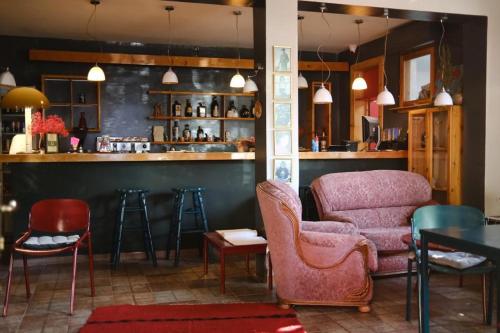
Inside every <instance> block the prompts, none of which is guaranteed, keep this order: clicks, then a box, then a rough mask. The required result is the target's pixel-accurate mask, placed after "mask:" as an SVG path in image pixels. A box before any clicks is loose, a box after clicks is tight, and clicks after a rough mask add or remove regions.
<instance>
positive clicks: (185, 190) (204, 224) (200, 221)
mask: <svg viewBox="0 0 500 333" xmlns="http://www.w3.org/2000/svg"><path fill="white" fill-rule="evenodd" d="M172 191H174V193H175V199H174V210H173V213H172V220H171V222H170V228H169V231H168V238H167V259H169V258H170V249H171V245H172V240H173V239H175V259H174V265H175V266H178V265H179V256H180V250H181V237H182V234H188V233H200V234H202V233H205V232H208V221H207V214H206V212H205V206H204V204H203V192H205V189H204V188H203V187H179V188H174V189H172ZM189 193H191V196H192V206H191V207H188V208H184V201H185V197H186V194H189ZM185 214H192V215H194V221H195V227H194V228H191V229H185V228H183V227H182V223H183V219H184V215H185Z"/></svg>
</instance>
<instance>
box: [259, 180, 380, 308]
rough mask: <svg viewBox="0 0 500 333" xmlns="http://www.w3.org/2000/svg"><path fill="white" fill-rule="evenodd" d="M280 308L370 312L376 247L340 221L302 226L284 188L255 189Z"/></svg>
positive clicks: (293, 198)
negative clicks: (338, 308) (340, 308)
mask: <svg viewBox="0 0 500 333" xmlns="http://www.w3.org/2000/svg"><path fill="white" fill-rule="evenodd" d="M257 197H258V200H259V205H260V211H261V213H262V217H263V220H264V227H265V230H266V236H267V240H268V245H269V250H270V255H271V259H272V263H273V271H274V279H275V282H276V288H277V297H278V300H279V303H280V304H281V305H282V306H284V307H288V306H289V305H291V304H301V305H338V306H357V307H358V309H359V311H361V312H368V311H370V306H369V303H370V301H371V299H372V292H373V283H372V279H371V277H370V270H371V271H375V270H376V269H377V254H376V249H375V246H374V245H373V244H372V243H371V242H370V241H369V240H367V239H366V238H365V237H363V236H361V235H359V233H358V232H357V230H356V228H354V227H353V226H350V225H349V224H346V223H339V222H301V220H300V216H301V214H302V206H301V203H300V200H299V197H298V196H297V194H296V193H295V192H294V190H293V189H292V188H291V187H290V186H288V185H286V184H283V183H280V182H276V181H271V180H270V181H266V182H262V183H260V184H258V185H257Z"/></svg>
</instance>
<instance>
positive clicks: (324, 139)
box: [319, 130, 327, 151]
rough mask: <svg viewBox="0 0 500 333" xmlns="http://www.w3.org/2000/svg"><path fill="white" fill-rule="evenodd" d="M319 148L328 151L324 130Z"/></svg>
mask: <svg viewBox="0 0 500 333" xmlns="http://www.w3.org/2000/svg"><path fill="white" fill-rule="evenodd" d="M319 146H320V151H327V149H326V135H325V131H324V130H323V133H322V134H321V139H320V142H319Z"/></svg>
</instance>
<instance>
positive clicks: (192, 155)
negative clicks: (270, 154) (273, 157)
mask: <svg viewBox="0 0 500 333" xmlns="http://www.w3.org/2000/svg"><path fill="white" fill-rule="evenodd" d="M299 158H300V159H301V160H329V159H377V158H381V159H398V158H407V152H406V151H405V150H404V151H379V152H366V151H360V152H319V153H313V152H301V153H299ZM254 159H255V153H249V152H246V153H239V152H208V153H197V152H168V153H144V154H118V153H82V154H64V153H62V154H17V155H8V154H1V155H0V163H80V162H166V161H231V160H254Z"/></svg>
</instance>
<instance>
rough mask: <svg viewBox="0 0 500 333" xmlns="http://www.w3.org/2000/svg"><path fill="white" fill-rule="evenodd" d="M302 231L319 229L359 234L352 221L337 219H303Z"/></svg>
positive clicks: (321, 230)
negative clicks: (316, 220)
mask: <svg viewBox="0 0 500 333" xmlns="http://www.w3.org/2000/svg"><path fill="white" fill-rule="evenodd" d="M300 227H301V230H302V231H317V232H328V233H332V232H333V233H337V234H348V235H359V232H358V228H356V226H355V225H353V224H351V223H345V222H335V221H319V222H310V221H302V222H301V223H300Z"/></svg>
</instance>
